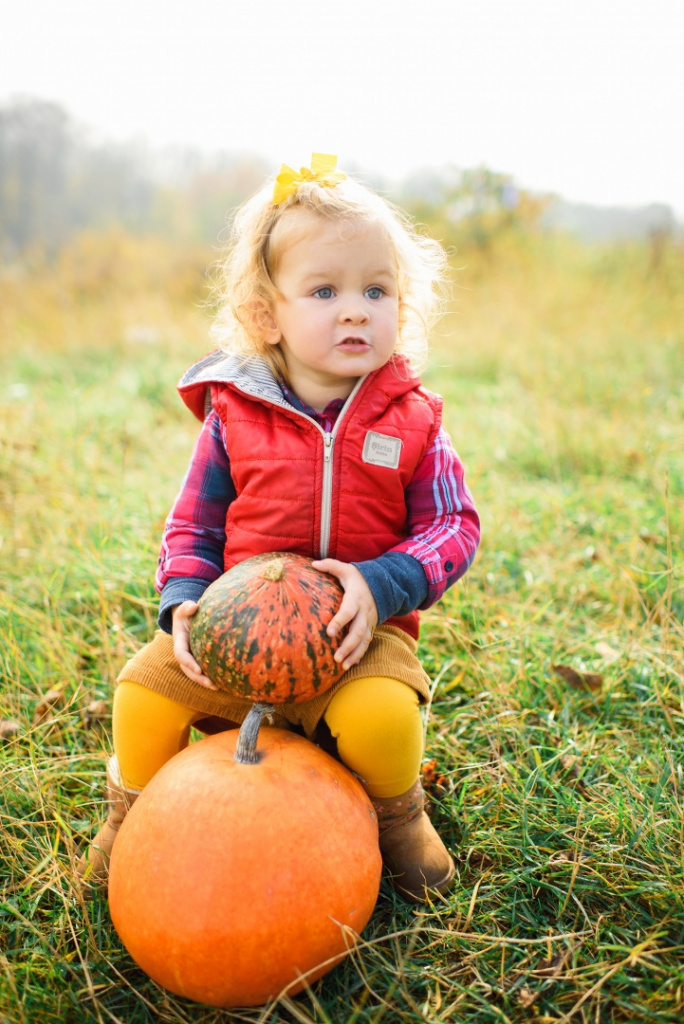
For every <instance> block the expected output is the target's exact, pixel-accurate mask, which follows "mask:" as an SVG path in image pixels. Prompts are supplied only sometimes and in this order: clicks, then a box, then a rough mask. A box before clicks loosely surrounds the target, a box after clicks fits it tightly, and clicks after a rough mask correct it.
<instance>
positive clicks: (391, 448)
mask: <svg viewBox="0 0 684 1024" xmlns="http://www.w3.org/2000/svg"><path fill="white" fill-rule="evenodd" d="M400 457H401V438H399V437H388V435H387V434H376V433H375V431H374V430H369V431H368V433H367V434H366V440H365V441H364V442H363V461H364V462H369V463H370V464H371V465H372V466H387V467H388V469H398V468H399V459H400Z"/></svg>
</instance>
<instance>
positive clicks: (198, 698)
mask: <svg viewBox="0 0 684 1024" xmlns="http://www.w3.org/2000/svg"><path fill="white" fill-rule="evenodd" d="M416 647H417V645H416V642H415V640H414V639H413V638H412V637H410V636H409V635H408V634H407V633H405V632H404V631H403V630H402V629H397V628H396V627H395V626H379V627H378V628H377V629H376V630H375V632H374V634H373V639H372V640H371V643H370V646H369V648H368V650H367V651H366V653H365V654H364V656H363V658H362V659H361V661H360V662H359V663H358V664H357V665H354V666H353V667H352V668H350V669H349V671H348V672H345V674H344V675H343V676H342V678H341V679H339V680H338V681H337V682H336V683H335V685H334V686H332V687H331V688H330V689H329V690H328V691H327V693H324V694H321V695H320V696H319V697H314V699H313V700H309V701H304V702H303V703H301V704H281V705H279V706H278V708H277V716H276V718H277V719H280V721H281V722H282V724H286V723H287V724H290V725H295V726H299V727H301V728H302V729H303V731H304V733H305V735H307V736H309V737H310V736H313V734H314V732H315V729H316V726H317V725H318V723H319V722H320V720H321V718H322V717H323V715H324V714H325V710H326V708H327V706H328V704H329V702H330V700H331V698H332V697H333V695H334V694H335V693H337V691H338V690H339V689H341V687H343V686H345V685H346V684H347V683H349V682H351V681H352V679H362V678H366V677H368V676H382V677H384V678H389V679H397V680H399V681H400V682H402V683H406V684H407V685H408V686H411V687H412V688H413V689H414V690H415V691H416V692H417V694H418V696H419V698H420V701H421V703H423V704H424V703H426V702H427V701H428V700H429V697H430V678H429V676H428V675H427V673H426V672H425V671H424V669H423V667H422V665H421V664H420V661H419V660H418V658H417V656H416ZM124 680H126V681H128V682H131V683H139V684H140V685H142V686H146V687H148V688H149V689H150V690H154V691H155V692H156V693H160V694H162V695H163V696H165V697H169V698H170V699H171V700H175V701H177V702H178V703H179V704H183V705H184V706H185V707H188V708H192V709H193V710H195V711H197V712H201V713H202V714H203V715H206V716H207V717H208V718H213V717H217V718H222V719H227V720H228V721H230V722H236V723H238V724H239V723H240V722H242V721H243V719H244V718H245V715H246V714H247V712H248V711H249V709H250V707H251V706H252V704H251V702H250V701H246V700H236V699H235V698H233V697H230V696H228V694H226V693H223V692H222V691H219V690H208V689H207V688H206V687H204V686H200V685H199V683H193V681H192V680H191V679H188V677H187V676H186V675H185V674H184V673H183V672H182V671H181V668H180V666H179V665H178V662H177V661H176V659H175V658H174V655H173V641H172V639H171V637H170V636H169V634H168V633H163V632H161V630H160V631H158V632H157V633H156V634H155V636H154V639H153V640H152V641H151V643H149V644H147V645H146V646H145V647H143V648H141V649H140V650H139V651H138V653H137V654H136V655H134V656H133V657H132V658H131V660H130V661H128V662H127V663H126V664H125V665H124V667H123V669H122V670H121V672H120V673H119V678H118V680H117V681H118V682H123V681H124ZM274 724H279V723H278V722H277V721H276V722H275V723H274Z"/></svg>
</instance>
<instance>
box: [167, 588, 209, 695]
mask: <svg viewBox="0 0 684 1024" xmlns="http://www.w3.org/2000/svg"><path fill="white" fill-rule="evenodd" d="M196 611H197V602H196V601H183V603H182V604H177V605H176V607H175V608H174V609H173V612H172V613H171V616H172V621H173V627H172V629H173V653H174V656H175V658H176V661H177V662H178V664H179V665H180V667H181V670H182V671H183V672H184V673H185V675H186V676H187V677H188V679H192V681H193V683H199V684H200V686H205V687H206V688H207V690H218V686H216V685H215V684H214V683H212V681H211V679H209V677H208V676H205V675H202V669H201V668H200V667H199V665H198V664H197V662H196V661H195V659H194V658H193V656H192V654H191V652H190V619H191V618H192V617H193V615H194V614H195V612H196Z"/></svg>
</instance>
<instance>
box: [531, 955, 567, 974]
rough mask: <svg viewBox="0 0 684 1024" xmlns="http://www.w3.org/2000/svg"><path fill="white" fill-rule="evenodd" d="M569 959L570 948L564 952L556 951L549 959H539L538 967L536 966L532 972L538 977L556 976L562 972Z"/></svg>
mask: <svg viewBox="0 0 684 1024" xmlns="http://www.w3.org/2000/svg"><path fill="white" fill-rule="evenodd" d="M569 959H570V950H567V951H566V952H565V953H556V954H555V956H552V957H551V959H550V960H549V959H545V960H541V961H540V964H539V967H536V968H535V970H534V971H533V972H532V973H533V974H534V976H535V977H539V978H557V977H558V975H559V974H562V973H563V970H564V969H565V965H566V963H567V962H568V960H569Z"/></svg>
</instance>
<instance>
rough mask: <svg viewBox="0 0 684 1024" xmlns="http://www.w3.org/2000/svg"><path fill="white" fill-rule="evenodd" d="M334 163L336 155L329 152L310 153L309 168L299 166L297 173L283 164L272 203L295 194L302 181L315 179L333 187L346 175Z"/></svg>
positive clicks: (276, 181)
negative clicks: (337, 169) (336, 168)
mask: <svg viewBox="0 0 684 1024" xmlns="http://www.w3.org/2000/svg"><path fill="white" fill-rule="evenodd" d="M336 164H337V157H336V156H331V154H330V153H312V154H311V169H309V168H308V167H301V168H300V170H299V173H297V171H295V170H294V168H292V167H288V166H287V164H283V165H282V166H281V168H280V174H279V175H278V177H277V178H276V180H275V185H274V187H273V205H274V206H280V204H281V203H284V202H285V200H286V199H289V198H290V196H293V195H295V194H296V192H297V189H298V188H299V186H300V185H301V184H302V182H304V181H316V182H318V184H319V185H324V186H325V187H326V188H335V186H336V185H339V183H340V182H341V181H344V179H345V178H346V177H347V175H346V174H343V173H342V171H336V170H335V166H336Z"/></svg>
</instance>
